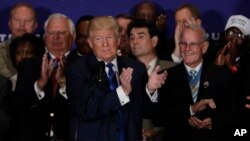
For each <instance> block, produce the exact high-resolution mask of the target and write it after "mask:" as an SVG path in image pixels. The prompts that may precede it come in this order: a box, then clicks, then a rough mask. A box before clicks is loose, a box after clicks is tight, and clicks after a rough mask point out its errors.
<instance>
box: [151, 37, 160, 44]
mask: <svg viewBox="0 0 250 141" xmlns="http://www.w3.org/2000/svg"><path fill="white" fill-rule="evenodd" d="M158 40H159V39H158V37H157V36H153V37H152V44H153V46H154V47H156V46H157V44H158Z"/></svg>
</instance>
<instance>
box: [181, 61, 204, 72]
mask: <svg viewBox="0 0 250 141" xmlns="http://www.w3.org/2000/svg"><path fill="white" fill-rule="evenodd" d="M184 65H185V68H186V70H187V71H188V72H189V71H190V70H196V72H198V71H199V70H200V68H201V65H202V62H201V63H200V64H199V65H197V66H196V67H195V68H191V67H189V66H188V65H186V64H184Z"/></svg>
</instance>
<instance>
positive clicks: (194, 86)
mask: <svg viewBox="0 0 250 141" xmlns="http://www.w3.org/2000/svg"><path fill="white" fill-rule="evenodd" d="M198 82H199V80H198V78H197V71H196V70H190V71H189V86H190V90H191V93H192V98H193V101H194V102H196V100H197V94H198V89H199V86H198Z"/></svg>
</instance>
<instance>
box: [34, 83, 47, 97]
mask: <svg viewBox="0 0 250 141" xmlns="http://www.w3.org/2000/svg"><path fill="white" fill-rule="evenodd" d="M34 89H35V92H36V95H37V98H38V99H39V100H41V99H43V98H44V96H45V93H44V91H42V90H40V89H39V88H38V86H37V81H36V82H35V84H34Z"/></svg>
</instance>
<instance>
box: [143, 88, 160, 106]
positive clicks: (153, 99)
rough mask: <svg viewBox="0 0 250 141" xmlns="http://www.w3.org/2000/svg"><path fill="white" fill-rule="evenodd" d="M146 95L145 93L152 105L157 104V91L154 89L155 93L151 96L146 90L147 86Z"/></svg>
mask: <svg viewBox="0 0 250 141" xmlns="http://www.w3.org/2000/svg"><path fill="white" fill-rule="evenodd" d="M146 93H147V95H148V97H149V99H150V100H151V101H152V102H154V103H157V102H158V90H157V89H156V91H155V92H154V93H153V94H151V93H150V92H149V90H148V88H147V85H146Z"/></svg>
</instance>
